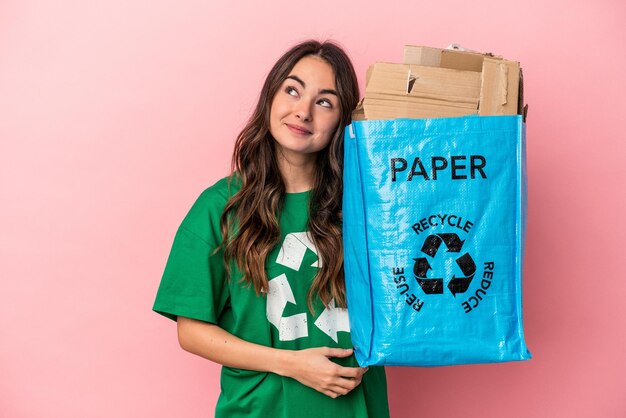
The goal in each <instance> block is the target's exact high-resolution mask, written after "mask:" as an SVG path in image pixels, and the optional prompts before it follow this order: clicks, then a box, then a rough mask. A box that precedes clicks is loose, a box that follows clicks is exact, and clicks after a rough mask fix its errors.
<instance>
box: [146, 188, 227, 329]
mask: <svg viewBox="0 0 626 418" xmlns="http://www.w3.org/2000/svg"><path fill="white" fill-rule="evenodd" d="M220 186H223V185H220V183H219V182H218V183H217V184H216V185H214V186H212V187H210V188H208V189H207V190H205V191H204V192H203V193H202V194H201V195H200V197H199V198H198V199H197V200H196V202H195V203H194V205H193V206H192V208H191V210H190V211H189V213H188V214H187V216H185V219H184V220H183V222H182V223H181V225H180V227H179V228H178V231H177V232H176V236H175V237H174V243H173V244H172V249H171V251H170V255H169V257H168V260H167V264H166V266H165V271H164V273H163V277H162V279H161V284H160V285H159V289H158V291H157V295H156V299H155V302H154V306H153V308H152V310H154V311H155V312H157V313H159V314H161V315H164V316H165V317H167V318H170V319H173V320H176V319H177V317H178V316H184V317H188V318H193V319H198V320H201V321H206V322H210V323H214V324H217V323H218V320H219V318H220V315H221V313H222V311H223V310H224V307H225V306H226V304H227V302H228V299H229V288H228V279H227V276H226V269H225V268H224V258H223V252H222V251H218V252H215V249H216V248H218V247H219V245H220V243H221V232H220V228H219V220H220V216H221V213H222V210H223V208H224V205H225V204H226V201H227V197H228V196H227V193H225V190H222V189H223V187H220Z"/></svg>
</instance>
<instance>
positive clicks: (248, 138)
mask: <svg viewBox="0 0 626 418" xmlns="http://www.w3.org/2000/svg"><path fill="white" fill-rule="evenodd" d="M358 98H359V91H358V84H357V80H356V76H355V73H354V68H353V67H352V64H351V62H350V60H349V58H348V57H347V56H346V54H345V52H344V51H343V50H342V49H341V48H339V47H338V46H337V45H335V44H333V43H330V42H326V43H319V42H315V41H308V42H304V43H301V44H299V45H296V46H295V47H293V48H292V49H291V50H289V51H288V52H286V53H285V54H284V55H283V56H282V57H281V58H280V59H279V60H278V62H276V64H275V65H274V67H273V68H272V70H271V71H270V73H269V75H268V77H267V79H266V80H265V83H264V85H263V89H262V90H261V95H260V98H259V102H258V104H257V106H256V109H255V111H254V114H253V115H252V117H251V118H250V121H249V122H248V124H247V125H246V127H245V128H244V129H243V131H242V132H241V133H240V134H239V136H238V138H237V141H236V144H235V150H234V154H233V162H232V164H233V173H232V174H231V175H230V176H229V177H227V178H225V179H222V180H220V181H218V182H217V183H216V184H214V185H213V186H211V187H209V188H208V189H207V190H205V191H204V192H203V193H202V194H201V195H200V197H199V198H198V200H197V201H196V202H195V204H194V205H193V207H192V208H191V210H190V211H189V213H188V214H187V216H186V217H185V219H184V220H183V222H182V224H181V226H180V228H179V230H178V232H177V234H176V237H175V239H174V244H173V247H172V250H171V253H170V256H169V259H168V262H167V266H166V268H165V273H164V275H163V278H162V281H161V285H160V287H159V291H158V294H157V297H156V301H155V304H154V308H153V309H154V310H155V311H156V312H158V313H160V314H162V315H165V316H166V317H168V318H171V319H174V320H177V322H178V339H179V342H180V345H181V347H182V348H183V349H185V350H187V351H189V352H191V353H194V354H196V355H199V356H202V357H204V358H206V359H209V360H211V361H214V362H217V363H220V364H222V365H223V366H224V367H223V368H222V375H221V390H222V391H221V394H220V397H219V400H218V403H217V409H216V413H215V416H216V417H228V418H236V417H264V418H265V417H271V418H281V417H285V418H287V417H289V418H292V417H296V418H298V417H316V418H319V417H342V418H348V417H375V418H381V417H386V416H388V415H389V412H388V406H387V393H386V391H387V388H386V381H385V374H384V370H383V369H382V368H376V367H371V368H369V370H367V369H363V368H360V367H358V364H357V363H356V361H355V359H354V356H353V355H352V344H351V341H350V332H349V323H348V313H347V310H346V309H345V308H346V296H345V285H344V278H343V256H342V240H341V198H342V179H341V176H342V156H343V130H344V127H345V126H346V124H348V123H349V122H350V114H351V111H352V110H353V109H354V108H355V107H356V104H357V101H358Z"/></svg>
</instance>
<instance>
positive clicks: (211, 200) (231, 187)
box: [196, 175, 241, 207]
mask: <svg viewBox="0 0 626 418" xmlns="http://www.w3.org/2000/svg"><path fill="white" fill-rule="evenodd" d="M239 189H241V181H240V180H239V178H238V177H237V176H236V175H231V176H226V177H223V178H221V179H219V180H218V181H216V182H215V183H214V184H213V185H211V186H209V187H207V188H206V189H204V191H203V192H202V193H200V196H199V197H198V199H197V201H196V203H201V204H206V205H210V206H216V205H217V206H219V205H221V206H222V207H223V206H225V205H226V202H228V200H230V198H231V197H233V196H234V195H235V193H237V192H238V191H239Z"/></svg>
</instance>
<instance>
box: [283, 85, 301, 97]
mask: <svg viewBox="0 0 626 418" xmlns="http://www.w3.org/2000/svg"><path fill="white" fill-rule="evenodd" d="M285 92H286V93H287V94H288V95H290V96H294V97H297V96H298V90H296V89H294V88H293V87H290V86H289V87H287V88H286V89H285Z"/></svg>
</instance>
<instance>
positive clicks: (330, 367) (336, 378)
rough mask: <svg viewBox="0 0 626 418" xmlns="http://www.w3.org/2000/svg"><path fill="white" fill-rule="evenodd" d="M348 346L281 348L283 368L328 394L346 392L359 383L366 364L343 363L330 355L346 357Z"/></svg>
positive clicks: (348, 354)
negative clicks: (334, 361) (345, 365)
mask: <svg viewBox="0 0 626 418" xmlns="http://www.w3.org/2000/svg"><path fill="white" fill-rule="evenodd" d="M351 354H352V349H347V350H346V349H343V348H329V347H318V348H308V349H305V350H298V351H287V352H284V356H285V358H284V360H285V362H284V365H285V371H284V372H282V373H280V374H282V375H284V376H288V377H291V378H293V379H295V380H297V381H298V382H300V383H302V384H303V385H306V386H309V387H311V388H313V389H315V390H317V391H318V392H321V393H323V394H325V395H327V396H330V397H331V398H336V397H338V396H340V395H345V394H347V393H349V392H350V391H351V390H352V389H354V388H355V387H357V386H358V385H359V384H360V383H361V379H362V378H363V374H365V372H366V371H367V368H361V367H343V366H340V365H338V364H336V363H333V362H332V361H330V360H329V358H330V357H348V356H350V355H351Z"/></svg>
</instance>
